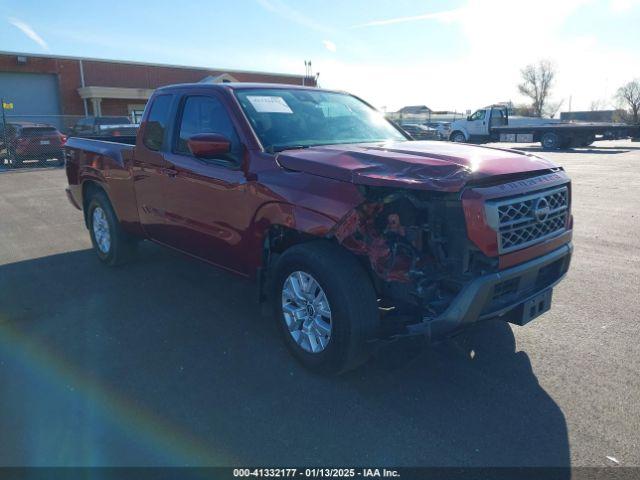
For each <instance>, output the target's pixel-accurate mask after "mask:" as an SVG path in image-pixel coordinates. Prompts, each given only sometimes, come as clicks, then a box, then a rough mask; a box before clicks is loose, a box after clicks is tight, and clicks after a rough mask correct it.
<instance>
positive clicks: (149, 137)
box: [142, 95, 173, 150]
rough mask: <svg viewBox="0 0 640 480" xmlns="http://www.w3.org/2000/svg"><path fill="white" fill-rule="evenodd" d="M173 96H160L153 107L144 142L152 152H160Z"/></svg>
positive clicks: (154, 101)
mask: <svg viewBox="0 0 640 480" xmlns="http://www.w3.org/2000/svg"><path fill="white" fill-rule="evenodd" d="M172 97H173V96H172V95H158V96H157V97H156V98H155V99H154V100H153V104H152V105H151V110H150V111H149V117H148V118H147V124H146V126H145V128H144V137H142V142H143V143H144V145H145V146H146V147H147V148H148V149H150V150H160V148H162V141H163V139H164V132H165V130H166V128H167V124H168V123H169V112H170V110H171V99H172Z"/></svg>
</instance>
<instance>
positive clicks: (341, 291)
mask: <svg viewBox="0 0 640 480" xmlns="http://www.w3.org/2000/svg"><path fill="white" fill-rule="evenodd" d="M274 280H275V281H274V285H273V286H274V293H273V301H274V307H275V312H276V319H277V321H278V322H279V324H280V329H281V331H282V335H283V337H284V341H285V343H286V344H287V347H288V348H289V350H290V351H291V353H292V354H293V355H294V356H295V357H296V358H297V359H298V360H299V361H300V362H301V363H302V364H303V365H304V366H305V367H307V368H309V369H311V370H314V371H317V372H322V373H340V372H344V371H346V370H349V369H352V368H355V367H357V366H358V365H360V364H361V363H363V362H364V361H366V359H367V357H368V352H367V349H366V341H367V340H368V339H370V338H372V337H374V336H375V334H376V332H377V330H378V325H379V320H380V317H379V313H378V307H377V301H376V294H375V291H374V288H373V285H372V283H371V280H370V278H369V277H368V275H367V274H366V272H365V270H364V269H363V267H362V266H361V265H360V263H358V261H357V260H356V258H355V257H353V255H351V254H350V253H348V252H346V251H344V250H342V249H341V248H340V247H338V246H336V245H333V244H331V243H329V242H323V241H319V242H311V243H305V244H301V245H296V246H294V247H292V248H290V249H289V250H287V251H286V252H285V253H284V254H283V255H282V256H281V257H280V259H279V261H278V264H277V265H276V269H275V275H274Z"/></svg>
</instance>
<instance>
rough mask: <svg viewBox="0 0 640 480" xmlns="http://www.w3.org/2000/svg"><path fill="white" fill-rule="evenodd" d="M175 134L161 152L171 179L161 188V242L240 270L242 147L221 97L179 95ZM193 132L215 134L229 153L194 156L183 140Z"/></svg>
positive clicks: (244, 215)
mask: <svg viewBox="0 0 640 480" xmlns="http://www.w3.org/2000/svg"><path fill="white" fill-rule="evenodd" d="M176 118H177V119H178V122H177V129H176V133H175V135H174V136H175V139H174V142H173V144H172V145H171V148H170V150H168V151H167V152H166V153H165V156H164V158H165V161H166V163H167V168H168V169H169V170H170V172H171V179H170V181H169V183H168V185H167V188H166V190H165V192H164V206H165V222H166V228H167V232H166V235H165V237H164V238H163V242H164V243H166V244H168V245H169V246H171V247H174V248H177V249H179V250H182V251H184V252H186V253H188V254H191V255H194V256H196V257H199V258H202V259H203V260H206V261H208V262H211V263H214V264H216V265H219V266H221V267H225V268H227V269H230V270H234V271H237V272H240V273H245V272H243V265H244V261H243V255H242V243H243V242H242V241H243V239H244V233H245V231H246V228H247V223H248V217H249V215H248V208H249V207H248V203H249V202H248V201H247V198H246V195H247V179H246V175H245V172H244V171H243V169H242V168H241V162H242V152H243V147H242V145H241V143H240V140H239V137H238V135H237V133H236V129H235V127H234V125H233V122H232V120H231V118H230V116H229V114H228V112H227V110H226V107H225V105H224V104H223V103H222V101H221V100H220V99H219V98H218V97H217V96H215V95H214V94H211V93H209V94H197V95H189V96H185V97H183V99H182V101H181V103H180V107H179V110H178V115H177V117H176ZM199 133H217V134H221V135H223V136H224V137H226V138H227V139H229V140H230V141H231V152H230V153H229V154H228V155H225V156H222V157H221V158H214V159H206V160H205V159H201V158H196V157H195V156H194V155H193V154H192V153H191V152H190V151H189V148H188V146H187V140H188V139H189V138H190V137H191V136H193V135H195V134H199Z"/></svg>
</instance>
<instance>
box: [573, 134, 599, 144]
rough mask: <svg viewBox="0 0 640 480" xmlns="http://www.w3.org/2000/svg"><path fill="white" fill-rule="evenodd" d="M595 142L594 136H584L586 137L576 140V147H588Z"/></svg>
mask: <svg viewBox="0 0 640 480" xmlns="http://www.w3.org/2000/svg"><path fill="white" fill-rule="evenodd" d="M595 140H596V137H595V135H586V136H584V137H580V138H579V139H578V142H577V146H578V147H588V146H589V145H591V144H593V142H595Z"/></svg>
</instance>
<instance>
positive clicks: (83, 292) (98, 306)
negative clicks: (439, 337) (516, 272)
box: [0, 244, 569, 478]
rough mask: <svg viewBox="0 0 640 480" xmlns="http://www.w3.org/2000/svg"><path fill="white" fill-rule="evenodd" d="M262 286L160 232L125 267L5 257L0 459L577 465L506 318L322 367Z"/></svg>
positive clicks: (87, 260)
mask: <svg viewBox="0 0 640 480" xmlns="http://www.w3.org/2000/svg"><path fill="white" fill-rule="evenodd" d="M254 299H255V291H254V289H253V288H252V285H251V284H250V283H249V282H247V281H245V280H243V279H237V278H235V277H231V276H229V275H227V274H225V273H222V272H219V271H218V270H216V269H213V268H210V267H208V266H206V265H203V264H200V263H197V262H193V261H190V260H188V259H186V258H184V257H182V256H181V255H178V254H175V253H173V252H169V251H167V250H165V249H162V248H160V247H157V246H155V245H152V244H144V245H142V248H141V251H140V258H139V260H138V261H137V262H135V263H133V264H131V265H128V266H126V267H121V268H117V269H109V268H106V267H104V266H102V265H101V264H100V263H99V262H98V261H97V259H96V258H95V256H94V254H93V252H91V251H89V250H82V251H76V252H70V253H65V254H60V255H54V256H49V257H44V258H39V259H33V260H28V261H23V262H18V263H13V264H8V265H4V266H0V375H1V376H2V378H3V387H2V390H3V391H2V399H3V400H2V402H3V408H2V409H0V424H2V425H3V426H4V428H3V429H2V432H1V433H0V443H1V444H3V445H4V446H5V447H3V449H1V450H0V464H5V465H6V464H12V465H34V464H36V465H60V464H62V465H92V464H101V465H124V464H129V465H158V464H164V465H167V464H170V465H184V464H191V465H193V464H209V465H233V464H235V465H247V464H251V465H261V466H267V465H278V466H287V465H316V466H327V465H367V466H368V465H397V466H401V465H407V466H415V465H427V466H529V465H535V466H559V467H566V466H568V465H569V445H568V439H567V428H566V423H565V419H564V416H563V414H562V412H561V410H560V408H559V407H558V405H556V403H555V402H554V401H553V399H552V398H551V397H550V396H549V395H548V394H547V393H546V392H545V391H544V389H543V388H542V387H541V386H540V385H539V383H538V381H537V379H536V377H535V374H534V372H533V371H532V369H531V364H530V362H529V359H528V357H527V355H526V353H524V352H517V351H516V350H515V340H514V336H513V333H512V331H511V328H510V327H509V326H508V325H507V324H504V323H501V322H487V323H485V324H483V325H479V326H477V327H475V328H473V329H472V330H469V331H467V332H465V333H464V334H462V335H459V336H457V337H456V338H454V339H452V340H448V341H446V342H443V343H441V344H438V345H435V346H432V347H429V348H421V347H419V345H416V344H415V343H413V344H395V345H393V346H391V347H389V348H388V349H386V350H384V351H381V352H379V353H378V355H377V356H376V358H374V359H373V360H372V361H371V362H370V363H368V364H367V365H365V366H364V367H362V368H360V369H358V370H356V371H353V372H350V373H348V374H345V375H343V376H341V377H337V378H324V377H319V376H316V375H312V374H309V373H308V372H307V371H305V370H303V369H302V368H300V367H299V366H298V365H297V364H296V363H295V362H293V361H292V358H291V357H290V356H289V354H288V352H287V351H286V349H285V348H284V347H283V344H282V342H281V341H280V339H279V337H278V332H277V328H276V326H275V322H272V321H270V320H269V319H268V318H267V317H265V316H264V315H261V313H260V309H259V308H258V306H257V304H256V302H255V300H254ZM472 352H473V353H472ZM567 478H568V475H567Z"/></svg>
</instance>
